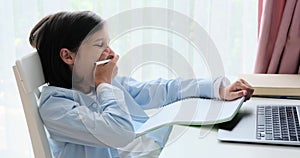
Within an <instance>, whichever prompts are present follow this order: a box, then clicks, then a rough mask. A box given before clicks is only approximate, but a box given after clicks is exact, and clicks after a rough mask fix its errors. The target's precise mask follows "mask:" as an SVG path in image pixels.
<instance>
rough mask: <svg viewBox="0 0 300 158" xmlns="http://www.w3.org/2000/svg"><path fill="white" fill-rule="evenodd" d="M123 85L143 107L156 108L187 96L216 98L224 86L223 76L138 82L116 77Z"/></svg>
mask: <svg viewBox="0 0 300 158" xmlns="http://www.w3.org/2000/svg"><path fill="white" fill-rule="evenodd" d="M116 81H117V82H120V83H121V84H122V85H123V87H124V88H125V89H126V90H127V91H128V92H129V93H130V94H131V96H132V97H133V98H134V99H135V100H136V102H137V103H138V104H139V105H141V107H142V108H143V109H151V108H158V107H161V106H163V105H166V104H169V103H171V102H174V101H177V100H180V99H184V98H188V97H205V98H218V99H220V96H219V88H220V86H225V85H227V84H228V83H226V82H225V81H226V79H225V78H222V77H220V78H217V79H214V80H207V79H187V80H183V79H180V78H177V79H171V80H164V79H157V80H153V81H149V82H139V81H136V80H134V79H132V78H126V77H117V78H116Z"/></svg>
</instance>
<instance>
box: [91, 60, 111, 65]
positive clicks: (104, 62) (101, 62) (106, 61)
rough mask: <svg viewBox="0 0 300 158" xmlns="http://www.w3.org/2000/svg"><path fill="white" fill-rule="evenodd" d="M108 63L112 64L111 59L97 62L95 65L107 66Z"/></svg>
mask: <svg viewBox="0 0 300 158" xmlns="http://www.w3.org/2000/svg"><path fill="white" fill-rule="evenodd" d="M108 62H110V59H107V60H101V61H97V62H95V65H101V64H106V63H108Z"/></svg>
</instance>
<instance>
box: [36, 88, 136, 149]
mask: <svg viewBox="0 0 300 158" xmlns="http://www.w3.org/2000/svg"><path fill="white" fill-rule="evenodd" d="M74 95H76V94H74ZM75 98H76V96H75ZM79 100H80V101H74V100H73V99H70V98H68V97H66V96H65V94H62V95H60V94H56V95H53V96H51V97H49V99H47V100H46V101H44V102H43V103H42V104H41V105H40V109H39V111H40V114H41V116H42V119H43V121H44V124H45V126H46V127H47V129H48V131H49V133H50V136H51V138H52V139H54V140H56V141H61V142H70V143H74V144H81V145H88V146H94V147H122V146H125V145H127V144H128V143H129V142H131V141H132V140H133V139H134V138H135V133H134V131H133V126H132V124H131V118H130V115H129V113H128V110H127V107H126V105H125V101H124V96H123V92H122V91H121V90H120V89H118V88H116V87H113V86H112V85H109V84H100V85H99V86H98V87H97V101H96V100H95V102H92V103H88V102H84V99H82V98H80V99H79ZM91 108H93V109H94V110H91Z"/></svg>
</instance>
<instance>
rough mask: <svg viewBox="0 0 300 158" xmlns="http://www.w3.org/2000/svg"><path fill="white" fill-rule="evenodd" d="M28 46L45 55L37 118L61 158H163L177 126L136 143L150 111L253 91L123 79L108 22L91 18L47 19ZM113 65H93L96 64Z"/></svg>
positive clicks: (65, 15) (241, 84)
mask: <svg viewBox="0 0 300 158" xmlns="http://www.w3.org/2000/svg"><path fill="white" fill-rule="evenodd" d="M29 41H30V43H31V45H32V46H33V47H34V48H36V49H37V52H38V54H39V56H40V59H41V63H42V67H43V72H44V76H45V81H46V82H47V84H48V86H45V87H43V89H42V92H41V97H40V103H39V104H40V105H39V112H40V115H41V118H42V120H43V122H44V124H45V127H46V128H47V130H48V132H49V134H50V138H49V141H50V145H51V150H52V153H53V156H54V157H56V158H67V157H70V158H96V157H158V156H159V154H160V152H161V150H162V148H163V147H164V145H165V143H166V141H167V139H168V136H169V133H170V131H171V127H164V128H160V129H158V130H155V131H153V132H151V133H149V134H147V135H144V136H142V137H139V138H135V134H134V129H135V128H138V127H139V126H140V125H141V124H142V123H143V122H145V121H146V120H147V118H148V117H147V115H146V114H145V112H144V110H146V109H152V108H158V107H161V106H163V105H166V104H169V103H171V102H174V101H177V100H180V99H183V98H187V97H191V96H197V97H209V98H219V99H224V100H234V99H236V98H240V97H242V96H246V98H247V99H249V98H250V97H251V95H252V93H253V89H252V87H251V86H250V85H249V84H248V83H247V82H245V81H244V80H242V79H240V80H238V81H236V82H235V83H233V84H231V85H228V84H226V82H225V80H226V79H225V78H223V77H219V78H217V79H215V80H213V81H209V80H205V79H189V80H181V79H172V80H163V79H157V80H154V81H150V82H138V81H136V80H134V79H132V78H129V77H117V76H116V75H117V65H116V64H117V62H118V59H119V56H118V55H117V54H116V53H115V52H114V51H113V50H112V49H111V48H110V47H109V46H108V42H109V37H108V33H107V30H106V25H105V23H104V21H103V20H102V19H101V18H100V17H99V16H97V15H96V14H94V13H92V12H89V11H82V12H59V13H56V14H53V15H49V16H46V17H45V18H43V19H42V20H41V21H40V22H39V23H38V24H37V25H36V26H35V27H34V28H33V29H32V31H31V33H30V38H29ZM106 59H110V62H108V63H106V64H101V65H95V62H96V61H102V60H106Z"/></svg>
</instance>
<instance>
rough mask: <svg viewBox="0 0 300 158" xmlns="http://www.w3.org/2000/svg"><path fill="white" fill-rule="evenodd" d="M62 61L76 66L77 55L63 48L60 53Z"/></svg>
mask: <svg viewBox="0 0 300 158" xmlns="http://www.w3.org/2000/svg"><path fill="white" fill-rule="evenodd" d="M59 55H60V57H61V59H62V60H63V61H64V62H65V63H66V64H68V65H74V62H75V57H76V53H74V52H71V51H70V50H69V49H67V48H62V49H61V50H60V52H59Z"/></svg>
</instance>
